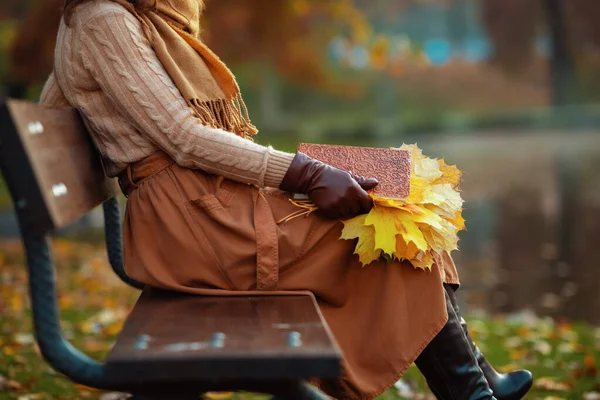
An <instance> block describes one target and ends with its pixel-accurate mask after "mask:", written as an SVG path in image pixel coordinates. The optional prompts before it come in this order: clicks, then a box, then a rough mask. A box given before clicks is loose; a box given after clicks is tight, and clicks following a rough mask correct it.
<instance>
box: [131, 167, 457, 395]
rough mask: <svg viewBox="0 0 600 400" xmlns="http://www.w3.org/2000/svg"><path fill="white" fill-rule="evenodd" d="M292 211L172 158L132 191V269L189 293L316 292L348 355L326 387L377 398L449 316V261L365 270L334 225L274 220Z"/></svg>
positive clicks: (267, 195) (274, 196) (262, 193)
mask: <svg viewBox="0 0 600 400" xmlns="http://www.w3.org/2000/svg"><path fill="white" fill-rule="evenodd" d="M296 210H297V209H296V207H295V206H294V205H293V204H291V203H290V202H289V196H288V195H287V194H285V193H283V192H280V191H276V190H258V189H257V188H255V187H252V186H247V185H241V184H237V183H233V182H230V181H225V180H220V179H219V178H217V177H214V176H209V175H206V174H202V173H199V172H197V171H191V170H185V169H182V168H179V167H177V166H175V165H172V166H171V167H169V168H167V169H164V170H162V171H161V172H158V173H156V174H154V175H151V176H150V177H148V178H145V180H144V181H143V183H141V184H140V185H139V188H138V189H136V190H134V191H133V192H132V193H131V195H130V196H129V200H128V205H127V214H126V225H125V235H124V239H125V246H126V252H125V256H126V265H127V268H128V272H129V273H130V274H131V275H132V276H133V277H134V278H136V279H140V280H142V281H144V282H146V283H148V284H151V285H154V286H159V287H165V288H169V289H174V290H180V291H188V292H194V293H202V289H222V290H225V291H227V290H234V291H235V290H253V289H260V290H284V291H290V290H309V291H311V292H312V293H314V294H315V296H316V298H317V300H318V301H319V304H320V307H321V310H322V312H323V315H324V316H325V319H326V321H327V322H328V324H329V326H330V328H331V330H332V332H333V333H334V336H335V337H336V339H337V340H338V342H339V344H340V347H341V349H342V351H343V353H344V358H345V363H344V371H345V373H344V377H343V378H342V379H340V380H336V381H332V382H321V384H322V385H323V387H324V388H326V389H327V390H328V391H329V392H330V393H332V394H334V395H336V396H338V397H341V398H344V399H370V398H373V397H374V396H375V395H377V394H379V393H381V392H382V391H383V390H385V389H386V388H387V387H389V386H390V385H392V384H393V383H394V381H395V379H397V378H398V377H399V376H400V375H401V374H402V373H403V372H404V371H405V370H406V369H407V368H408V366H409V365H410V364H411V363H412V362H413V360H414V359H415V358H416V357H417V356H418V354H419V353H420V351H421V350H422V348H423V347H424V346H425V345H426V344H427V343H429V341H430V340H431V338H432V337H433V336H435V334H436V333H437V332H438V331H439V329H441V327H442V326H443V324H444V323H445V321H446V318H447V315H446V311H445V300H444V295H443V286H442V283H443V282H444V281H447V280H448V279H447V275H449V274H448V273H447V272H446V270H449V271H450V272H451V271H455V270H454V267H453V264H452V266H451V268H448V267H447V266H443V265H440V267H438V266H437V265H435V266H434V268H433V269H432V271H422V270H415V269H414V268H413V267H412V266H411V265H410V264H407V263H405V264H401V263H399V262H393V263H389V264H388V263H387V262H376V263H373V264H371V265H369V266H367V267H364V268H363V267H361V266H360V264H359V263H358V259H357V257H356V256H354V255H353V254H352V252H353V248H354V245H355V243H354V242H353V241H343V240H340V239H339V236H340V233H341V227H342V224H341V223H340V222H338V221H331V220H325V219H322V218H320V217H319V216H317V215H310V216H308V217H299V218H296V219H293V220H291V221H288V222H286V223H284V224H281V223H280V224H277V222H278V221H279V220H281V219H283V218H284V217H286V216H287V215H289V214H291V213H293V212H294V211H296ZM447 259H448V260H449V261H450V262H451V258H449V256H448V257H447ZM443 264H445V263H443ZM453 279H454V278H453ZM453 279H450V280H453ZM449 283H453V282H449Z"/></svg>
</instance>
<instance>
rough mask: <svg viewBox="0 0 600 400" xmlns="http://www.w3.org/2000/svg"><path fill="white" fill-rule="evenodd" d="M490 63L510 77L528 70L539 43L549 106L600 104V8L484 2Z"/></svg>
mask: <svg viewBox="0 0 600 400" xmlns="http://www.w3.org/2000/svg"><path fill="white" fill-rule="evenodd" d="M481 5H482V18H483V21H484V25H485V26H486V28H487V31H488V34H489V36H490V38H491V40H492V42H493V47H494V59H493V62H494V63H496V64H497V65H499V66H501V67H502V68H503V69H504V70H506V71H508V72H519V71H521V70H522V69H524V68H526V67H527V66H528V65H531V61H532V59H533V58H534V56H535V51H536V44H539V43H540V42H538V40H540V39H546V43H547V45H548V46H547V48H546V51H547V52H548V53H549V57H550V60H551V67H550V68H551V77H552V85H553V103H554V104H559V103H563V104H564V103H571V102H575V101H577V100H600V96H599V90H598V89H600V87H599V86H598V85H599V82H600V73H599V72H598V71H599V69H600V25H599V24H598V23H597V18H598V16H599V15H600V2H599V1H597V0H482V2H481Z"/></svg>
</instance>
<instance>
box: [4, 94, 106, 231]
mask: <svg viewBox="0 0 600 400" xmlns="http://www.w3.org/2000/svg"><path fill="white" fill-rule="evenodd" d="M2 108H3V111H2V112H1V114H0V118H1V119H2V122H1V124H2V125H1V126H2V131H1V135H2V136H1V140H2V141H3V142H4V141H6V142H7V143H9V146H8V147H7V148H3V149H2V152H3V154H9V155H12V157H11V158H9V159H7V160H5V161H4V162H2V170H3V173H4V174H5V175H7V177H6V179H7V181H9V180H10V182H8V183H9V187H10V190H11V192H12V193H13V199H14V200H15V203H16V205H17V208H18V209H19V211H20V212H21V215H22V216H24V217H25V218H26V219H27V220H28V221H29V222H30V223H29V224H28V225H30V227H31V229H34V230H35V231H37V232H41V233H45V232H48V231H50V230H52V229H55V228H59V227H63V226H65V225H66V224H68V223H70V222H72V221H74V220H75V219H77V218H79V217H81V216H82V215H84V214H86V213H88V212H89V211H90V210H92V209H93V208H94V207H96V206H98V205H100V204H101V203H102V202H104V201H105V200H107V199H108V198H110V197H112V196H114V195H115V194H116V193H117V188H116V182H115V181H114V180H113V179H107V178H106V176H105V174H104V170H103V168H102V164H101V161H100V158H99V156H98V153H97V152H96V150H95V147H94V145H93V143H92V141H91V138H90V136H89V134H88V133H87V130H86V128H85V126H84V124H83V121H82V120H81V117H80V116H79V113H78V112H77V111H76V110H75V109H73V108H61V109H50V108H47V107H43V106H41V105H38V104H34V103H30V102H26V101H19V100H8V101H6V103H5V104H4V105H3V107H2ZM21 219H22V220H23V218H21Z"/></svg>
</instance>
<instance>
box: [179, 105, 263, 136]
mask: <svg viewBox="0 0 600 400" xmlns="http://www.w3.org/2000/svg"><path fill="white" fill-rule="evenodd" d="M189 103H190V106H191V107H192V109H193V110H194V111H195V114H196V117H197V118H198V119H200V120H201V121H202V123H203V124H204V125H208V126H210V127H211V128H217V129H223V130H225V131H228V132H232V133H235V134H236V135H238V136H241V137H243V138H244V139H251V138H252V136H254V135H256V134H257V133H258V129H256V127H255V126H254V125H253V124H252V122H251V121H250V117H249V116H248V109H247V108H246V104H244V100H243V99H242V96H241V95H237V96H235V97H234V98H233V99H231V100H226V99H219V100H209V101H200V100H198V99H191V100H190V101H189Z"/></svg>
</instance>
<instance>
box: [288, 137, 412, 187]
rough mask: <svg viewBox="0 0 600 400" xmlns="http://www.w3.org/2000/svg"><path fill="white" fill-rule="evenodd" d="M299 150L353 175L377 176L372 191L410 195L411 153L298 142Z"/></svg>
mask: <svg viewBox="0 0 600 400" xmlns="http://www.w3.org/2000/svg"><path fill="white" fill-rule="evenodd" d="M298 151H300V152H302V153H305V154H306V155H308V156H310V157H312V158H315V159H317V160H319V161H322V162H324V163H326V164H329V165H332V166H334V167H336V168H340V169H343V170H345V171H348V172H350V173H351V174H354V175H361V176H364V177H367V178H376V179H377V180H378V181H379V185H377V186H376V187H375V189H374V190H373V191H372V193H373V194H375V195H377V196H381V197H389V198H393V199H406V198H407V197H408V195H409V194H410V152H408V151H406V150H392V149H379V148H372V147H356V146H335V145H327V144H309V143H301V144H300V145H299V146H298Z"/></svg>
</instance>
